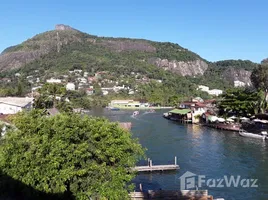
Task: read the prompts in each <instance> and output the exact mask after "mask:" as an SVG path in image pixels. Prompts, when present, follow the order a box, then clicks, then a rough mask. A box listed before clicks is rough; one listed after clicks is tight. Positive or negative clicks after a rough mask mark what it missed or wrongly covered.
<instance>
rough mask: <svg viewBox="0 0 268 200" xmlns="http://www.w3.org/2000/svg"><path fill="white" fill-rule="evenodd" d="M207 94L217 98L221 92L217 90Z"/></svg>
mask: <svg viewBox="0 0 268 200" xmlns="http://www.w3.org/2000/svg"><path fill="white" fill-rule="evenodd" d="M208 94H210V95H213V96H219V95H221V94H222V90H219V89H213V90H209V91H208Z"/></svg>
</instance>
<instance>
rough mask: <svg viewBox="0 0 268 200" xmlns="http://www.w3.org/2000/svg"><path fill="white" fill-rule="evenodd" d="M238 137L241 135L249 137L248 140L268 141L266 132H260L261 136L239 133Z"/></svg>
mask: <svg viewBox="0 0 268 200" xmlns="http://www.w3.org/2000/svg"><path fill="white" fill-rule="evenodd" d="M239 135H241V136H243V137H250V138H256V139H262V140H266V139H268V137H267V132H266V131H263V132H261V134H255V133H249V132H245V131H241V132H239Z"/></svg>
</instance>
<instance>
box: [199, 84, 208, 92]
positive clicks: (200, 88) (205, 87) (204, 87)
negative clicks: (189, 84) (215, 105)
mask: <svg viewBox="0 0 268 200" xmlns="http://www.w3.org/2000/svg"><path fill="white" fill-rule="evenodd" d="M197 90H201V91H203V92H208V91H209V87H207V86H205V85H198V88H197Z"/></svg>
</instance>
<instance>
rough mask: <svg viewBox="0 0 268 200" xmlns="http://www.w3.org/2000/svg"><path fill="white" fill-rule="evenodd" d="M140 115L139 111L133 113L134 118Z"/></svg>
mask: <svg viewBox="0 0 268 200" xmlns="http://www.w3.org/2000/svg"><path fill="white" fill-rule="evenodd" d="M138 114H140V113H139V111H134V112H133V113H132V116H133V117H134V116H137V115H138Z"/></svg>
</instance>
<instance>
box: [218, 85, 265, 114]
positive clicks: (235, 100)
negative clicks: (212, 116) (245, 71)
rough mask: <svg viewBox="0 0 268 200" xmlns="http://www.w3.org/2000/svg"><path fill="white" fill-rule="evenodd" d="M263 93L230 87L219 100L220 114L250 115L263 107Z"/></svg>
mask: <svg viewBox="0 0 268 200" xmlns="http://www.w3.org/2000/svg"><path fill="white" fill-rule="evenodd" d="M261 98H262V93H257V92H255V91H252V90H249V89H230V90H227V91H226V92H225V93H224V94H223V95H222V99H221V100H219V102H218V108H219V114H220V115H225V116H228V115H229V116H232V115H235V116H250V115H254V114H257V113H259V112H260V110H262V109H263V104H262V101H261Z"/></svg>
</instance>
